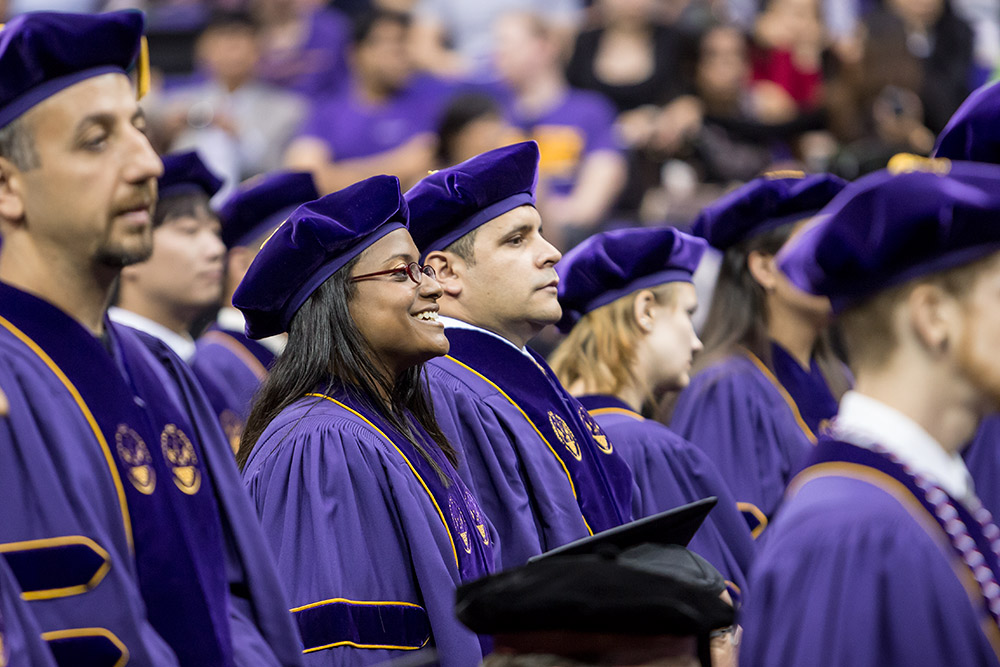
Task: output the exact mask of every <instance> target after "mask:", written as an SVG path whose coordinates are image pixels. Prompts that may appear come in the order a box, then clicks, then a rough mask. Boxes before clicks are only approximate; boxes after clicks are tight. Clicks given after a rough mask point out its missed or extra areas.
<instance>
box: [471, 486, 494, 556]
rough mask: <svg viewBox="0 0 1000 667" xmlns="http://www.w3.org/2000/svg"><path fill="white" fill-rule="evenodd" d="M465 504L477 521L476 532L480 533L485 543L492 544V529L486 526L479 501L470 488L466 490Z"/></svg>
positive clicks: (480, 537)
mask: <svg viewBox="0 0 1000 667" xmlns="http://www.w3.org/2000/svg"><path fill="white" fill-rule="evenodd" d="M465 506H466V507H467V508H468V509H469V514H471V515H472V520H473V521H475V522H476V532H478V533H479V539H480V540H482V542H483V544H484V545H486V546H490V531H489V529H488V528H487V527H486V519H484V518H483V513H482V512H481V511H480V510H479V503H477V502H476V499H475V498H473V496H472V494H471V493H470V492H469V491H468V490H466V492H465Z"/></svg>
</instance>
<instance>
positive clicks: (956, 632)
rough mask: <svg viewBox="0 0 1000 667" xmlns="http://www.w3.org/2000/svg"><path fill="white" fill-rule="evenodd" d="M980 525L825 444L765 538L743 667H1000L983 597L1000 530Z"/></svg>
mask: <svg viewBox="0 0 1000 667" xmlns="http://www.w3.org/2000/svg"><path fill="white" fill-rule="evenodd" d="M942 517H943V519H942ZM980 519H982V516H981V513H980V516H979V517H978V518H975V517H973V516H972V515H971V514H970V512H969V511H968V510H967V509H965V508H964V507H963V506H962V505H961V503H960V502H959V501H957V500H954V499H952V498H950V497H949V496H948V495H947V494H946V493H945V492H944V491H943V490H941V489H940V488H938V487H936V486H935V485H933V484H930V483H928V482H926V481H925V480H917V478H915V477H913V476H912V475H910V474H909V473H908V472H907V471H906V470H905V469H904V468H903V467H902V466H901V465H899V464H898V463H897V462H895V461H893V460H891V458H890V457H889V456H888V455H884V454H882V453H876V452H874V451H871V450H868V449H865V448H862V447H857V446H855V445H851V444H847V443H843V442H837V441H834V440H830V439H828V438H826V437H824V438H822V439H821V440H820V444H819V445H818V446H817V447H816V449H815V451H814V453H813V455H812V456H811V457H810V467H808V468H807V469H805V470H804V471H803V472H802V473H801V474H800V475H798V476H797V477H796V478H795V480H793V482H792V483H791V484H790V485H789V490H788V497H787V498H786V500H785V502H784V504H783V505H782V507H781V509H780V510H779V512H778V515H777V517H776V518H775V521H774V524H773V525H772V526H771V527H770V528H768V530H767V532H766V533H765V534H764V537H763V538H762V540H763V544H762V545H761V547H760V549H759V551H758V554H757V558H756V561H755V563H754V566H753V568H752V570H751V574H750V583H749V586H750V594H749V596H748V600H747V603H746V604H745V606H744V607H743V615H742V618H741V623H742V624H743V627H744V638H743V644H742V646H741V647H740V665H744V666H748V667H756V666H760V667H764V666H767V667H770V666H771V665H827V666H831V667H836V666H841V665H842V666H843V667H848V666H849V667H883V666H885V665H928V666H931V665H934V666H937V665H948V667H966V666H968V667H972V666H973V665H975V666H977V667H978V666H982V665H998V664H1000V660H998V658H997V653H996V650H997V649H1000V628H998V625H997V618H996V616H995V612H993V613H991V612H990V611H989V608H988V603H987V602H986V600H987V598H986V594H985V593H984V592H983V591H984V590H988V589H989V588H990V587H991V585H990V583H989V582H990V580H991V579H992V580H994V581H995V579H996V577H997V575H998V567H997V556H996V553H995V552H994V550H993V548H992V546H991V544H990V541H989V540H990V539H993V540H996V538H997V537H1000V529H998V528H997V527H996V526H995V525H994V524H992V523H986V524H981V523H980ZM945 526H947V529H948V530H949V531H950V532H951V533H952V534H953V535H954V537H950V536H949V533H948V532H946V531H945ZM987 536H991V537H990V538H987ZM993 544H996V542H993ZM955 545H960V547H961V548H962V549H965V550H966V552H965V553H966V554H967V555H968V558H969V559H971V560H970V561H969V562H971V563H972V564H973V566H975V570H974V569H973V568H972V567H970V565H969V562H967V560H966V556H965V555H963V553H962V552H961V551H960V550H959V547H958V546H955ZM977 563H978V565H976V564H977ZM977 578H979V579H981V581H983V582H985V583H986V585H985V586H981V585H980V584H979V583H977ZM992 586H993V587H995V586H996V584H995V583H993V584H992ZM994 592H996V591H994ZM993 606H994V608H995V609H1000V602H994V603H993ZM991 643H992V646H991Z"/></svg>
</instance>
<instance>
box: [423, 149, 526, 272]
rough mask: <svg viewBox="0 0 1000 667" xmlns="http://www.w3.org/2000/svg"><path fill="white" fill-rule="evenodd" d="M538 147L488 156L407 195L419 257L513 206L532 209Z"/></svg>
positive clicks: (443, 172) (435, 175)
mask: <svg viewBox="0 0 1000 667" xmlns="http://www.w3.org/2000/svg"><path fill="white" fill-rule="evenodd" d="M537 184H538V144H536V143H535V142H534V141H524V142H521V143H519V144H512V145H510V146H504V147H503V148H497V149H494V150H492V151H487V152H485V153H483V154H482V155H477V156H476V157H474V158H471V159H469V160H466V161H465V162H462V163H460V164H457V165H455V166H454V167H449V168H447V169H442V170H440V171H436V172H434V173H432V174H430V175H428V176H425V177H424V178H423V179H422V180H421V181H420V182H419V183H417V184H416V185H414V186H413V187H412V188H410V190H409V192H407V193H406V201H407V203H409V205H410V219H411V220H412V221H413V226H412V227H411V228H410V234H412V235H413V241H414V243H416V244H417V248H418V249H419V250H420V254H421V256H422V257H423V256H426V255H427V253H429V252H433V251H435V250H444V249H445V248H447V247H448V246H449V245H451V244H452V243H454V242H455V241H457V240H458V239H460V238H462V237H463V236H465V235H466V234H468V233H469V232H471V231H472V230H473V229H476V228H477V227H479V226H480V225H483V224H485V223H487V222H489V221H490V220H492V219H493V218H496V217H498V216H501V215H503V214H504V213H507V212H508V211H512V210H514V209H515V208H517V207H518V206H523V205H525V204H530V205H532V206H534V204H535V187H536V185H537Z"/></svg>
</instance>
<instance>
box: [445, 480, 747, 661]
mask: <svg viewBox="0 0 1000 667" xmlns="http://www.w3.org/2000/svg"><path fill="white" fill-rule="evenodd" d="M715 502H716V499H715V498H710V499H705V500H702V501H698V502H697V503H692V504H690V505H685V506H684V507H681V508H678V509H677V510H671V511H670V512H665V513H663V514H660V515H657V516H655V517H650V518H649V519H645V520H641V521H637V522H633V523H631V524H627V525H626V526H622V527H620V528H618V529H614V530H612V531H604V532H603V533H600V534H599V535H595V536H594V537H592V538H588V539H587V540H581V541H579V542H575V543H573V544H571V545H567V547H566V548H563V549H556V550H553V551H551V552H548V553H546V554H544V555H543V556H542V557H539V558H536V559H533V560H532V561H530V562H529V563H528V564H526V565H523V566H521V567H518V568H514V569H511V570H507V571H505V572H501V573H499V574H495V575H491V576H489V577H485V578H483V579H480V580H478V581H474V582H472V583H468V584H464V585H462V586H460V587H459V588H458V591H457V595H456V599H457V603H456V607H455V611H456V614H457V615H458V618H459V620H461V621H462V622H463V623H464V624H465V625H466V626H468V627H469V628H470V629H472V630H474V631H475V632H478V633H482V634H492V635H495V642H496V645H497V647H498V648H501V649H505V650H514V651H517V652H522V653H528V652H533V653H554V654H557V655H561V656H565V657H578V656H581V657H582V656H590V655H592V654H593V653H595V652H597V651H600V650H603V649H606V648H607V647H608V646H609V645H610V644H612V643H614V641H615V640H614V636H620V638H621V641H622V643H623V644H625V645H639V644H641V643H642V638H643V637H646V638H652V637H664V636H667V637H699V638H701V639H703V640H707V636H708V633H709V632H711V631H712V630H715V629H719V628H723V627H726V626H729V625H731V624H732V623H733V618H734V615H735V612H734V610H733V607H732V606H731V605H730V604H728V603H727V602H725V601H723V600H722V599H721V598H720V597H719V596H720V595H721V594H722V592H723V591H724V590H725V587H726V585H725V581H724V580H723V577H722V575H721V574H720V573H719V571H718V570H716V569H715V568H714V567H713V566H712V565H711V564H709V563H708V562H707V561H705V560H704V559H703V558H701V557H700V556H698V555H697V554H695V553H693V552H691V551H689V550H688V549H686V548H685V547H684V546H683V545H684V544H686V543H687V541H688V540H689V539H690V538H691V536H692V535H693V534H694V531H695V530H696V529H697V526H698V525H700V523H701V521H702V520H703V519H704V518H705V515H706V514H707V513H708V510H709V509H711V508H712V507H713V506H714V505H715Z"/></svg>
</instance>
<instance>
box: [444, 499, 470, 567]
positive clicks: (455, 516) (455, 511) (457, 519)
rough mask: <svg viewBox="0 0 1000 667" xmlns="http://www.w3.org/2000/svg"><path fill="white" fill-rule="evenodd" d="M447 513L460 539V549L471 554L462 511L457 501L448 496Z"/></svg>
mask: <svg viewBox="0 0 1000 667" xmlns="http://www.w3.org/2000/svg"><path fill="white" fill-rule="evenodd" d="M448 511H449V512H450V513H451V524H452V525H453V526H454V527H455V530H457V531H458V536H459V537H461V538H462V548H463V549H465V553H467V554H471V553H472V542H471V541H470V540H469V526H468V524H466V523H465V517H463V516H462V510H461V508H459V506H458V501H457V500H455V498H454V497H452V496H448Z"/></svg>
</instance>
